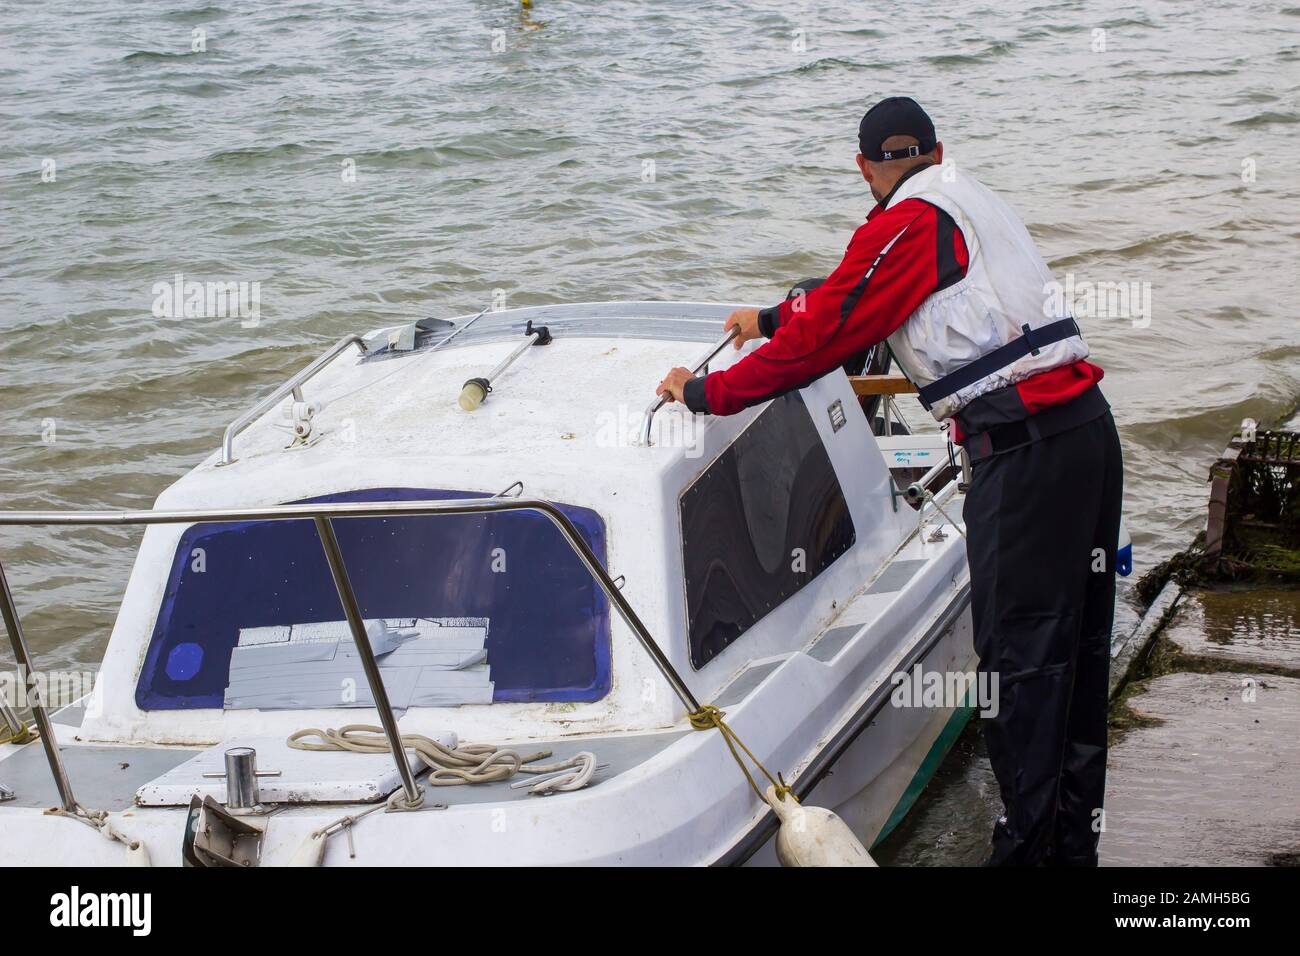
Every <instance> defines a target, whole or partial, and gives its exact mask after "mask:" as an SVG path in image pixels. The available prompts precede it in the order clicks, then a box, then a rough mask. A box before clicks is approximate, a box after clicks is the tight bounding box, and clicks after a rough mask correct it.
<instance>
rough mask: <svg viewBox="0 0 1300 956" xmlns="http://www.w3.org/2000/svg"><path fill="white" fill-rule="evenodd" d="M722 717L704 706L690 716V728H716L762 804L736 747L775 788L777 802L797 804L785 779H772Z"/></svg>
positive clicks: (765, 801) (761, 796)
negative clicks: (785, 801)
mask: <svg viewBox="0 0 1300 956" xmlns="http://www.w3.org/2000/svg"><path fill="white" fill-rule="evenodd" d="M724 716H726V713H725V712H724V711H722V710H719V709H718V708H717V707H715V706H714V705H713V704H705V705H704V706H703V707H701V708H700V709H699V710H697V711H695V712H693V713H692V714H690V721H691V726H692V727H694V728H695V729H696V730H708V729H710V728H712V727H716V728H718V730H719V731H720V732H721V734H722V739H723V740H725V741H726V742H727V749H728V750H730V751H731V756H732V757H734V758H735V760H736V765H737V766H738V767H740V772H741V773H743V774H744V775H745V779H746V780H748V781H749V785H750V787H751V788H753V790H754V793H756V794H758V799H759V800H761V801H762V802H763V803H767V798H765V797H764V796H763V791H762V790H759V789H758V784H756V783H755V782H754V776H753V774H751V773H750V772H749V768H748V767H746V766H745V761H743V760H741V759H740V754H738V753H737V752H736V748H737V747H739V748H740V749H741V750H743V751H744V752H745V756H747V757H748V758H749V759H750V760H751V761H752V762H753V764H754V766H755V767H757V768H758V769H759V770H761V771H763V776H765V777H767V779H768V782H769V783H771V784H772V786H773V787H775V788H776V797H777V799H778V800H784V799H785V798H786V797H789V798H790V799H791V800H793V801H794V802H795V803H798V802H799V798H798V797H796V796H795V795H794V791H793V790H791V789H790V788H789V787H788V786H786V783H785V778H783V777H782V776H781V774H779V773H778V774H777V775H776V776H775V777H773V776H772V775H771V774H770V773H768V772H767V768H766V767H764V766H763V762H762V761H761V760H759V759H758V758H757V757H755V756H754V752H753V751H752V750H750V749H749V748H748V747H746V746H745V742H744V741H743V740H741V739H740V737H739V736H738V735H737V734H736V732H735V731H734V730H732V729H731V726H730V725H729V724H728V723H727V722H726V721H725V720H723V719H722V718H723V717H724Z"/></svg>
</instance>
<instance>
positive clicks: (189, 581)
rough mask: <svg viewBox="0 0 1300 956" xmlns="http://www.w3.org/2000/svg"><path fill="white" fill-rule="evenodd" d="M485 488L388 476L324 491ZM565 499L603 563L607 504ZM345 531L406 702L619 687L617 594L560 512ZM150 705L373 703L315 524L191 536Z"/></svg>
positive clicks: (582, 694)
mask: <svg viewBox="0 0 1300 956" xmlns="http://www.w3.org/2000/svg"><path fill="white" fill-rule="evenodd" d="M479 497H485V496H483V495H481V494H470V493H466V492H460V491H446V490H433V489H418V488H378V489H370V490H366V491H360V492H351V493H347V494H340V495H331V496H326V497H322V498H312V499H308V501H309V502H336V501H400V500H406V501H410V500H421V499H433V500H443V499H449V498H479ZM559 507H560V510H562V511H563V512H564V513H565V514H566V515H567V516H568V517H569V519H570V520H571V521H572V522H573V523H574V525H575V526H576V527H577V528H578V530H579V531H580V533H581V534H582V536H583V538H585V539H586V541H587V543H588V544H589V545H590V546H591V548H592V550H593V551H594V552H595V554H596V556H597V557H598V558H599V559H600V561H601V563H602V564H603V563H604V561H605V528H604V523H603V522H602V521H601V519H600V516H599V515H597V514H596V512H594V511H591V510H590V509H587V508H578V507H573V506H568V505H560V506H559ZM334 528H335V532H336V534H337V535H338V539H339V544H340V547H341V548H342V551H343V557H344V559H345V561H346V563H347V569H348V576H349V578H350V579H351V582H352V587H353V590H354V591H355V592H356V596H357V602H358V604H359V605H360V607H361V613H362V616H363V617H364V618H365V619H366V627H367V632H368V634H369V638H370V642H371V646H372V647H373V648H374V650H375V654H376V656H377V659H378V661H379V665H380V670H381V673H382V674H383V676H384V684H385V687H386V689H387V690H388V694H389V697H390V699H391V700H392V703H393V706H394V707H396V708H399V709H400V708H404V707H410V706H454V705H457V704H467V703H491V702H493V701H593V700H598V699H600V698H601V697H603V696H604V695H605V694H606V693H607V692H608V691H609V686H610V673H609V658H610V651H609V606H608V603H607V601H606V599H605V596H604V594H603V593H602V592H601V591H600V588H599V586H598V585H597V584H596V582H595V581H594V579H593V578H592V577H591V575H590V574H589V573H588V572H587V570H586V569H585V568H584V567H583V566H582V563H581V561H580V560H579V559H578V556H577V555H576V554H574V553H573V550H572V549H571V548H570V547H569V545H568V543H567V542H566V541H565V540H564V537H563V535H561V533H560V532H559V530H558V529H557V528H556V527H555V526H554V525H552V524H551V522H550V521H549V520H548V519H547V518H546V517H544V516H543V515H540V514H536V513H534V512H527V511H516V512H498V513H495V514H481V515H430V516H417V517H411V516H405V517H398V518H387V517H384V518H346V519H338V520H336V521H335V522H334ZM136 703H137V705H138V706H139V707H140V708H141V709H142V710H169V709H185V708H222V707H223V708H226V709H243V708H251V707H255V708H260V709H284V708H304V707H306V708H311V707H352V706H354V707H369V706H373V702H372V700H371V698H370V694H369V690H368V687H367V684H366V681H365V678H364V674H363V672H362V670H361V666H360V660H359V658H358V657H357V655H356V650H355V646H354V645H353V643H352V638H351V633H350V631H349V630H348V627H347V624H346V621H345V620H344V615H343V609H342V606H341V605H340V603H339V599H338V593H337V592H336V591H335V589H334V583H333V580H332V579H331V577H330V572H329V566H328V564H327V563H326V561H325V554H324V551H323V550H322V549H321V544H320V541H319V539H318V538H317V537H316V530H315V527H314V525H313V523H312V522H311V521H310V520H302V521H297V520H295V521H258V522H230V523H225V524H206V525H194V526H192V527H190V528H189V529H187V530H186V531H185V532H184V534H183V535H182V537H181V541H180V544H179V546H178V547H177V549H176V554H175V557H174V559H173V562H172V568H171V571H170V575H169V579H168V582H167V590H166V592H165V594H164V597H163V601H162V605H161V607H160V609H159V613H158V620H157V623H156V625H155V627H154V632H153V636H152V639H151V640H150V642H149V648H148V651H147V652H146V655H145V660H144V664H143V666H142V668H141V671H140V679H139V682H138V684H137V686H136Z"/></svg>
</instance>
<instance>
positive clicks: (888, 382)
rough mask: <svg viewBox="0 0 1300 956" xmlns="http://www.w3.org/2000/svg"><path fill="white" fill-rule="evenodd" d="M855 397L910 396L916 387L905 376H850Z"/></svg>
mask: <svg viewBox="0 0 1300 956" xmlns="http://www.w3.org/2000/svg"><path fill="white" fill-rule="evenodd" d="M849 384H850V385H852V386H853V393H854V394H855V395H909V394H913V393H915V392H916V386H915V385H913V384H912V383H911V382H909V381H908V380H907V376H905V375H850V376H849Z"/></svg>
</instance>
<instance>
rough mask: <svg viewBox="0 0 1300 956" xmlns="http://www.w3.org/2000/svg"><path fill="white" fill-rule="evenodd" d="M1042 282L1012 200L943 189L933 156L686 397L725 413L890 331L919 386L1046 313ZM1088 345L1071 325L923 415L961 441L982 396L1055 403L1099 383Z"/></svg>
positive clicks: (1018, 412) (967, 188)
mask: <svg viewBox="0 0 1300 956" xmlns="http://www.w3.org/2000/svg"><path fill="white" fill-rule="evenodd" d="M968 233H969V234H970V240H971V241H970V242H969V243H968V240H967V234H968ZM1045 279H1047V280H1050V273H1048V272H1047V267H1046V265H1045V264H1043V262H1042V259H1041V258H1040V257H1039V256H1038V254H1037V252H1036V250H1034V249H1033V243H1032V240H1030V239H1029V236H1028V233H1027V231H1025V229H1024V226H1023V225H1022V224H1021V223H1020V221H1019V219H1018V218H1016V217H1015V214H1014V213H1012V212H1011V211H1010V209H1009V207H1007V206H1006V205H1005V204H1004V203H1002V202H1001V200H999V199H997V198H996V197H995V196H993V194H992V193H990V192H989V191H988V190H987V189H985V188H984V187H983V186H980V185H979V184H978V183H975V182H974V181H973V180H971V181H968V182H966V183H964V184H962V185H960V186H953V185H951V184H949V183H948V180H946V179H945V178H943V177H942V168H941V167H939V166H920V167H917V168H915V169H913V170H909V172H908V173H907V174H905V175H904V177H903V178H902V179H900V180H899V182H898V183H897V185H895V187H894V189H893V191H892V192H891V193H890V195H889V196H886V197H885V199H884V200H883V201H882V202H880V203H879V204H878V205H877V206H876V207H875V208H874V209H872V211H871V212H870V214H869V215H868V216H867V221H866V223H865V224H864V225H862V226H861V227H860V228H859V229H858V230H857V232H855V233H854V234H853V238H852V240H850V242H849V246H848V249H847V250H846V251H845V253H844V258H843V260H842V261H841V262H840V264H839V265H838V266H837V267H836V268H835V271H834V272H832V273H831V274H830V276H829V277H828V278H827V279H826V281H825V282H824V283H823V284H822V285H820V286H817V287H816V288H814V289H811V290H809V291H808V292H806V293H804V294H803V295H802V296H800V297H797V298H794V299H788V300H786V301H785V302H782V303H781V304H780V305H778V306H774V307H772V308H770V309H764V310H763V311H762V312H761V313H760V315H759V328H760V330H761V331H762V333H763V334H764V335H766V336H767V337H768V338H769V341H767V342H765V343H764V344H763V345H762V346H760V347H759V348H757V349H755V350H754V351H753V352H751V353H750V354H748V355H746V356H745V357H744V358H742V359H741V360H740V361H738V362H736V363H735V364H734V365H732V366H731V367H730V368H727V369H724V370H721V371H717V372H713V373H712V374H710V375H708V376H707V377H705V378H697V379H693V380H692V381H690V382H689V383H687V388H686V394H685V398H686V404H687V406H688V407H689V408H690V409H691V410H692V411H694V412H700V413H711V414H715V415H732V414H735V413H736V412H739V411H741V410H742V409H744V408H747V407H749V406H751V405H756V404H759V403H761V402H764V401H766V400H768V399H770V398H772V397H774V396H776V395H779V394H781V393H783V392H786V391H789V390H790V389H792V388H798V387H800V386H803V385H805V384H807V383H808V382H810V381H812V380H813V379H816V378H819V377H820V376H822V375H824V374H825V373H826V372H828V371H830V370H832V369H834V368H836V367H837V366H839V365H841V364H843V363H844V362H845V361H846V360H847V359H849V358H850V357H851V356H854V355H856V354H859V353H861V352H863V351H865V350H866V349H868V348H870V347H871V346H873V345H876V344H878V343H880V342H882V341H884V340H886V339H889V340H890V345H891V348H892V349H893V351H894V356H895V359H896V360H897V361H898V362H899V364H900V365H901V366H902V371H903V372H904V373H905V374H907V375H908V377H909V378H911V379H912V381H913V382H915V383H916V384H917V385H920V386H924V385H927V384H930V383H931V382H933V381H934V380H936V379H938V378H942V376H943V375H944V374H946V373H947V372H949V371H951V370H952V369H953V368H955V367H959V366H960V365H962V364H965V363H966V362H969V361H970V360H971V359H973V358H976V357H978V355H979V354H982V353H986V352H988V351H991V350H992V349H993V348H996V347H997V346H998V345H1001V344H1005V343H1006V342H1007V341H1008V340H1010V339H1011V338H1014V337H1016V336H1017V335H1018V333H1019V329H1020V328H1021V327H1022V325H1024V324H1030V325H1035V326H1037V325H1041V324H1044V323H1046V322H1050V321H1051V320H1052V319H1053V318H1054V317H1053V316H1050V315H1046V314H1045V310H1044V308H1043V303H1044V302H1045V293H1044V290H1043V288H1042V286H1043V283H1044V280H1045ZM1004 313H1005V314H1004ZM909 320H910V321H909ZM905 323H906V326H905ZM1087 354H1088V353H1087V347H1086V345H1084V344H1083V342H1082V339H1081V338H1079V337H1078V336H1073V337H1071V338H1070V339H1069V340H1067V341H1062V342H1057V343H1055V344H1053V345H1051V346H1048V347H1046V348H1044V349H1042V350H1040V351H1039V352H1038V353H1035V354H1034V355H1032V356H1029V355H1027V356H1025V357H1024V358H1022V359H1020V360H1019V361H1017V362H1016V363H1015V364H1014V365H1012V366H1010V367H1008V368H1007V369H1004V370H1002V371H1001V372H999V373H998V374H996V375H990V376H988V377H987V378H985V379H981V380H980V381H979V382H977V383H975V384H974V385H973V386H969V387H967V388H964V389H963V390H962V391H961V392H958V393H957V394H955V395H953V396H952V397H951V398H950V399H946V400H944V401H942V402H937V403H935V407H934V408H933V409H932V412H933V413H934V415H935V417H936V418H938V419H944V418H950V417H955V418H956V420H957V425H958V435H957V436H955V437H956V439H957V440H960V433H961V432H963V431H965V432H967V433H969V432H970V431H971V430H979V429H981V428H982V427H983V426H982V424H980V419H982V418H983V417H984V416H983V415H981V414H980V409H979V406H981V405H983V404H986V402H985V401H982V399H987V402H988V403H993V404H996V406H997V412H996V417H997V418H998V419H999V420H1006V418H1007V417H1008V412H1007V409H1008V404H1009V401H1008V400H1010V404H1011V405H1014V406H1015V410H1014V411H1013V412H1012V413H1011V416H1012V417H1027V416H1029V415H1033V414H1035V413H1036V412H1039V411H1041V410H1043V409H1044V408H1048V407H1051V406H1054V405H1062V404H1064V403H1066V402H1068V401H1070V400H1071V399H1073V398H1075V397H1077V396H1079V395H1080V394H1082V393H1083V392H1085V391H1087V390H1088V389H1089V388H1091V387H1092V386H1093V385H1095V384H1096V383H1097V382H1098V381H1100V380H1101V377H1102V374H1103V373H1102V370H1101V369H1100V368H1098V367H1097V366H1096V365H1093V364H1092V363H1090V362H1088V361H1086V360H1085V358H1084V356H1086V355H1087ZM963 409H968V412H969V415H968V416H963V415H962V414H961V412H962V410H963ZM967 417H969V418H970V419H971V421H970V423H969V424H968V423H967V422H966V421H964V420H963V419H964V418H967Z"/></svg>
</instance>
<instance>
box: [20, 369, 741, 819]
mask: <svg viewBox="0 0 1300 956" xmlns="http://www.w3.org/2000/svg"><path fill="white" fill-rule="evenodd" d="M723 344H725V343H723ZM513 487H514V486H513V485H512V486H511V489H512V488H513ZM511 489H507V491H509V490H511ZM497 511H536V512H538V513H540V514H542V515H544V516H545V517H546V518H548V519H549V520H550V522H551V524H553V525H555V527H556V528H557V529H558V530H559V531H560V533H561V534H562V535H563V536H564V539H565V541H566V542H568V545H569V547H570V548H571V549H572V550H573V552H574V553H575V554H577V556H578V558H579V560H581V561H582V564H583V566H584V567H585V568H586V569H587V571H588V573H589V574H591V576H592V577H593V578H595V579H596V583H597V584H599V585H600V589H601V590H602V591H604V592H605V597H606V598H608V599H609V601H610V603H611V604H613V605H614V607H615V608H617V610H618V613H619V616H620V617H622V618H623V621H624V623H626V624H627V626H628V627H629V628H631V630H632V633H633V634H634V635H635V636H636V638H637V640H638V641H639V642H640V643H641V646H642V647H644V648H645V650H646V652H647V653H648V654H649V655H650V657H651V659H652V660H653V661H654V664H655V666H656V667H657V668H659V672H660V673H661V674H663V676H664V679H665V680H667V681H668V685H669V686H670V687H671V688H672V689H673V692H674V693H675V694H676V695H677V697H678V698H679V699H680V700H681V701H682V703H683V704H685V705H686V707H687V709H688V710H689V712H690V713H696V712H698V711H699V710H700V704H699V701H697V700H696V699H695V695H694V694H692V693H691V691H690V688H688V687H687V686H686V683H685V681H683V680H682V678H681V675H680V674H678V673H677V670H676V668H674V667H673V665H672V662H671V661H669V660H668V656H667V655H666V654H665V653H664V652H663V649H662V648H660V647H659V645H658V644H657V643H656V642H655V639H654V638H653V637H652V636H651V634H650V631H649V630H648V629H647V628H646V626H645V624H644V623H642V621H641V619H640V618H639V617H638V616H637V613H636V611H634V610H633V609H632V605H631V604H629V603H628V600H627V598H625V597H624V596H623V595H622V593H621V592H620V591H619V586H618V584H617V583H616V582H615V581H614V579H613V578H611V577H610V574H609V572H608V571H606V570H605V568H604V567H603V566H602V565H601V563H600V559H599V558H597V557H596V553H595V552H594V551H592V550H591V546H590V545H589V544H587V542H586V540H585V539H584V538H583V537H582V535H581V533H580V532H579V531H578V529H577V527H576V526H575V525H574V524H573V522H572V521H570V520H569V517H568V516H567V515H566V514H565V513H564V512H563V511H561V510H560V509H559V508H558V507H557V506H556V505H554V504H552V503H551V502H549V501H546V500H544V499H541V498H501V497H496V498H468V499H452V500H448V501H365V502H363V501H358V502H338V503H330V504H299V505H272V506H268V507H258V508H219V509H212V508H208V509H200V510H190V511H102V512H94V511H0V525H35V526H51V525H54V526H74V525H75V526H80V525H98V526H103V525H155V524H206V523H211V522H215V521H281V520H286V519H292V518H311V519H312V520H313V521H314V522H315V525H316V534H317V537H319V538H320V542H321V547H322V548H324V550H325V557H326V559H327V560H328V562H329V566H330V573H331V575H332V577H333V578H334V586H335V588H336V590H337V591H338V594H339V601H340V602H341V603H342V605H343V613H344V614H345V615H346V616H347V620H348V627H349V629H350V630H351V632H352V640H353V642H354V643H355V644H356V646H357V654H358V655H359V656H360V658H361V662H362V666H363V669H364V670H365V673H366V681H367V683H369V685H370V693H371V695H372V696H373V698H374V701H375V707H376V709H377V710H378V711H379V718H380V721H381V723H382V724H383V728H384V736H385V738H386V739H387V741H388V746H389V749H390V750H391V751H392V754H393V760H394V762H395V763H396V765H397V772H398V774H399V775H400V776H401V779H402V788H403V789H404V790H405V791H406V797H407V800H408V802H409V803H410V804H413V805H414V804H417V803H418V801H419V799H420V790H419V788H418V787H417V786H416V784H415V777H414V775H413V774H412V772H411V767H410V764H409V762H408V761H407V760H406V756H405V751H404V748H403V747H402V741H401V736H400V734H399V733H398V730H397V719H396V717H394V715H393V710H392V706H391V705H390V704H389V701H388V692H387V690H386V688H385V687H384V680H383V676H382V675H381V674H380V672H379V665H378V664H377V663H376V662H375V656H374V651H373V649H372V648H371V646H370V640H369V638H368V637H367V636H366V629H365V624H364V622H363V621H362V618H361V611H360V608H359V606H358V604H357V599H356V594H355V593H354V592H353V590H352V582H351V581H350V580H349V578H348V572H347V567H346V565H345V563H344V560H343V553H342V551H341V549H340V548H339V542H338V539H337V538H336V537H335V535H334V527H333V522H334V521H335V520H336V519H339V518H363V517H369V516H374V515H410V516H415V515H435V514H452V515H460V514H480V513H490V512H497ZM0 614H2V615H3V617H4V623H5V630H6V631H7V632H8V634H9V643H10V645H11V646H12V647H13V651H14V657H15V658H16V660H17V662H18V666H19V668H20V669H21V671H22V673H23V674H24V676H25V679H26V680H27V683H28V699H29V700H30V701H31V702H32V704H31V707H32V714H33V716H34V717H35V718H36V725H37V728H38V729H39V730H40V737H41V743H42V745H43V746H44V748H45V756H46V760H47V761H48V762H49V765H50V772H51V773H52V774H53V775H54V782H55V785H56V786H57V787H58V790H59V799H60V800H61V801H62V803H63V809H65V810H67V811H70V812H71V811H75V810H76V808H77V802H76V798H75V797H74V796H73V793H72V784H71V782H70V781H69V779H68V773H67V769H66V768H65V767H64V765H63V758H62V757H61V756H60V754H59V748H58V743H57V741H56V740H55V737H54V730H53V726H52V725H51V723H50V718H49V714H48V713H46V710H45V706H44V704H43V702H42V701H41V699H40V693H39V685H38V684H37V683H36V680H37V673H36V670H35V668H33V667H32V656H31V652H30V650H29V649H28V647H27V640H26V638H25V637H24V636H23V631H22V623H21V621H20V620H19V617H18V609H17V606H16V605H15V604H14V598H13V594H12V593H11V592H10V590H9V579H8V578H7V577H6V576H5V571H4V564H3V563H2V562H0Z"/></svg>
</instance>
